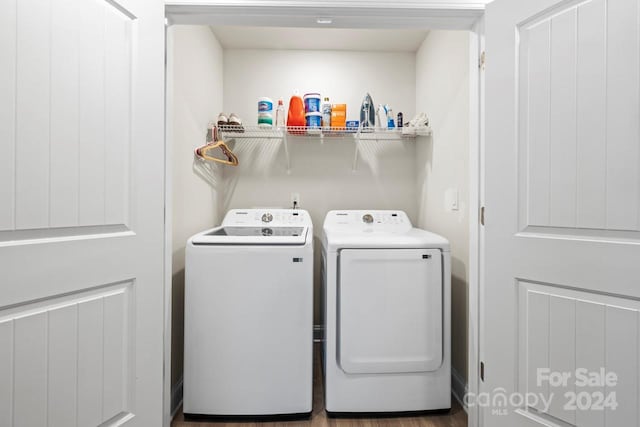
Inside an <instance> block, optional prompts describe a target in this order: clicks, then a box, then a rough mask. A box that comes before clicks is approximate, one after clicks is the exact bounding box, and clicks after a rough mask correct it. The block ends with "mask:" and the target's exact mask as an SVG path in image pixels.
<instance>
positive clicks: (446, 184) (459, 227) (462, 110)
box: [416, 31, 469, 381]
mask: <svg viewBox="0 0 640 427" xmlns="http://www.w3.org/2000/svg"><path fill="white" fill-rule="evenodd" d="M468 39H469V35H468V33H467V32H462V31H459V32H458V31H431V32H430V33H429V34H428V35H427V38H426V39H425V41H424V42H423V44H422V46H421V47H420V49H419V50H418V52H417V54H416V93H417V99H416V101H417V102H416V107H417V110H418V111H424V112H425V113H427V115H428V116H429V119H430V121H431V127H432V129H433V136H432V139H431V142H430V143H429V144H423V145H420V146H419V149H418V156H417V159H418V171H419V174H418V188H419V191H420V194H421V205H420V208H419V220H418V224H419V226H420V227H423V228H426V229H428V230H431V231H434V232H436V233H438V234H441V235H443V236H445V237H446V238H447V239H449V241H450V243H451V257H452V280H451V285H452V365H453V368H454V369H455V370H456V371H457V372H458V373H459V374H460V376H461V377H462V378H463V380H464V381H466V379H467V335H468V327H467V324H468V322H467V312H468V286H469V285H468V268H467V266H468V261H469V226H468V224H469V220H468V216H469V207H468V198H469V185H468V183H469V143H468V142H469V65H468V57H469V40H468ZM447 189H457V190H458V195H459V210H457V211H451V210H449V209H447V208H446V207H445V192H446V191H447Z"/></svg>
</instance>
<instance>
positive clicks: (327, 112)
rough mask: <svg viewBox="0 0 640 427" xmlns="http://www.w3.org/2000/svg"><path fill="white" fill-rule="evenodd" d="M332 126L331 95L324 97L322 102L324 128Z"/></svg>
mask: <svg viewBox="0 0 640 427" xmlns="http://www.w3.org/2000/svg"><path fill="white" fill-rule="evenodd" d="M330 127H331V103H329V97H328V96H325V97H324V102H323V104H322V128H323V129H329V128H330Z"/></svg>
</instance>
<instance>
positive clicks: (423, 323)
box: [322, 210, 451, 415]
mask: <svg viewBox="0 0 640 427" xmlns="http://www.w3.org/2000/svg"><path fill="white" fill-rule="evenodd" d="M322 246H323V253H322V257H323V272H322V277H323V295H324V307H325V343H324V354H323V356H324V361H323V362H324V380H325V407H326V410H327V412H328V413H329V414H335V415H340V414H349V413H363V412H371V413H375V412H412V411H430V410H446V409H449V408H451V340H450V331H451V320H450V318H451V311H450V298H451V292H450V289H451V259H450V253H449V242H448V241H447V240H446V239H445V238H443V237H441V236H438V235H436V234H433V233H430V232H427V231H424V230H420V229H417V228H413V226H412V225H411V222H410V220H409V218H408V217H407V215H406V214H405V213H404V212H402V211H362V210H357V211H353V210H352V211H331V212H329V213H328V214H327V216H326V218H325V222H324V232H323V239H322Z"/></svg>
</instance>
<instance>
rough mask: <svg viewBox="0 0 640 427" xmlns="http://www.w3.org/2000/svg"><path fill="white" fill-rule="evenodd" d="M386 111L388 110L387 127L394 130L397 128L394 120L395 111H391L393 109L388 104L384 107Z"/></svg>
mask: <svg viewBox="0 0 640 427" xmlns="http://www.w3.org/2000/svg"><path fill="white" fill-rule="evenodd" d="M384 109H385V110H387V127H388V128H389V129H393V128H395V127H396V123H395V121H394V119H393V110H391V107H390V106H389V104H386V105H385V106H384Z"/></svg>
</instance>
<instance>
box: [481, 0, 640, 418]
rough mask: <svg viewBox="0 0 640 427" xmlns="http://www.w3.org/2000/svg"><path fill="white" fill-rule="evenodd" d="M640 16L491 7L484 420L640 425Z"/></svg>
mask: <svg viewBox="0 0 640 427" xmlns="http://www.w3.org/2000/svg"><path fill="white" fill-rule="evenodd" d="M639 17H640V4H639V1H638V0H586V1H580V0H571V1H564V0H563V1H559V0H542V1H535V2H533V1H529V0H496V1H494V2H493V3H490V4H489V5H488V7H487V12H486V47H487V51H486V53H487V64H486V151H485V155H486V158H485V160H486V226H485V233H486V241H485V242H486V247H485V249H486V264H485V267H486V269H485V281H484V283H485V287H484V289H483V296H482V298H483V305H484V307H485V311H484V314H483V316H484V330H483V331H482V336H483V337H484V339H483V343H482V346H481V359H482V360H483V361H484V377H485V379H484V382H483V383H481V391H482V392H485V393H489V395H488V396H489V397H490V398H489V399H479V400H478V401H475V402H474V403H480V404H481V406H482V412H481V413H482V417H481V421H482V423H483V424H482V425H484V426H487V427H499V426H510V427H511V426H541V425H544V426H598V427H602V426H611V427H618V426H637V425H640V419H639V412H638V408H639V407H640V393H639V378H640V350H639V345H640V341H639V335H638V334H639V331H640V323H639V322H640V302H639V299H640V281H639V279H638V278H639V277H640V262H639V261H640V143H639V141H640V37H639V35H640V27H639V22H640V20H639ZM588 377H590V378H591V379H592V380H593V381H591V382H589V381H585V379H586V378H588ZM505 397H506V400H505Z"/></svg>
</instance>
